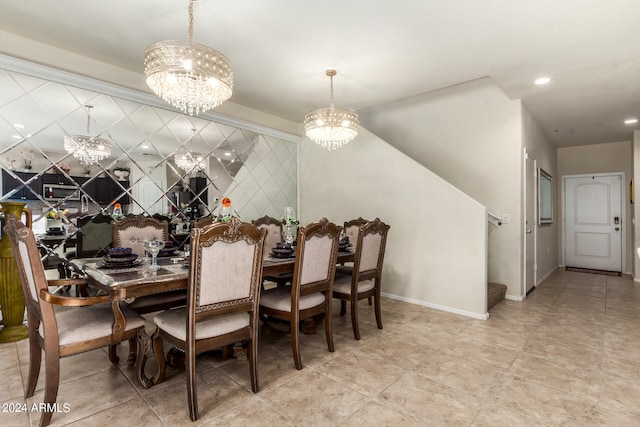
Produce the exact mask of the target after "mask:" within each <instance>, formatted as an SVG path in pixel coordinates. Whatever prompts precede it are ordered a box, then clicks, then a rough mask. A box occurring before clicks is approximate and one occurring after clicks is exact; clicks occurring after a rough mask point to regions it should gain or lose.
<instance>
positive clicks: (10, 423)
mask: <svg viewBox="0 0 640 427" xmlns="http://www.w3.org/2000/svg"><path fill="white" fill-rule="evenodd" d="M0 396H3V397H4V395H3V394H0ZM30 407H31V406H30V405H27V402H26V401H25V400H24V399H23V398H15V399H10V400H5V401H2V402H0V425H1V426H2V427H29V426H30V425H31V421H30V415H31V411H30ZM35 415H37V414H34V416H35ZM33 422H34V423H36V422H37V421H36V420H34V421H33Z"/></svg>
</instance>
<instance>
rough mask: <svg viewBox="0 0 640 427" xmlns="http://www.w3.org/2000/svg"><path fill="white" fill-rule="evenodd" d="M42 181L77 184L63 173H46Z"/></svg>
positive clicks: (46, 182) (57, 183) (44, 182)
mask: <svg viewBox="0 0 640 427" xmlns="http://www.w3.org/2000/svg"><path fill="white" fill-rule="evenodd" d="M74 179H75V178H74ZM42 183H43V184H56V185H75V184H74V183H73V182H72V181H71V180H70V179H69V178H67V177H66V176H64V175H63V174H61V173H45V174H44V175H42Z"/></svg>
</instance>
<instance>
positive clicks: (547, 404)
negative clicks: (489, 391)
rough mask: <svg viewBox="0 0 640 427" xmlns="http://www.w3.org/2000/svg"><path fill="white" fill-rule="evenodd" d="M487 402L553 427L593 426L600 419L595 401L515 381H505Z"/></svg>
mask: <svg viewBox="0 0 640 427" xmlns="http://www.w3.org/2000/svg"><path fill="white" fill-rule="evenodd" d="M490 400H492V401H493V404H494V405H496V406H501V407H503V408H506V409H508V410H510V411H513V412H516V413H518V414H520V415H523V416H525V417H528V418H533V419H536V420H538V421H541V422H543V423H546V424H550V425H554V426H555V425H575V426H595V425H597V424H598V419H599V416H600V413H599V411H598V409H597V403H596V401H591V400H586V399H581V398H579V397H577V396H574V395H572V394H569V393H565V392H563V391H560V390H557V389H555V388H552V387H548V386H545V385H542V384H538V383H535V382H533V381H530V380H526V379H522V378H519V377H506V378H505V381H504V383H503V384H502V386H501V387H500V388H498V389H497V390H496V392H495V394H493V395H492V396H491V399H490Z"/></svg>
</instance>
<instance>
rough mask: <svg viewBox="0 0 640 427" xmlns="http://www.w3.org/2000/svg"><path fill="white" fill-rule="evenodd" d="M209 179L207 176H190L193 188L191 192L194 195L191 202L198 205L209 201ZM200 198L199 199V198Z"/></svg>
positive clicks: (190, 183)
mask: <svg viewBox="0 0 640 427" xmlns="http://www.w3.org/2000/svg"><path fill="white" fill-rule="evenodd" d="M207 186H208V180H207V178H200V177H196V178H189V187H190V188H191V192H192V193H193V196H192V197H191V204H192V205H194V206H198V205H201V204H203V205H206V204H207V203H208V200H207V193H208V192H209V190H207ZM198 199H199V200H198Z"/></svg>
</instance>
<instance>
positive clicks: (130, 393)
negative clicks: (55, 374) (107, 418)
mask: <svg viewBox="0 0 640 427" xmlns="http://www.w3.org/2000/svg"><path fill="white" fill-rule="evenodd" d="M137 397H138V394H137V393H136V392H135V390H134V389H133V388H132V387H131V384H130V383H129V381H127V379H126V378H125V377H124V375H122V373H121V372H120V371H119V369H118V368H116V367H111V368H110V369H108V370H106V371H102V372H99V373H96V374H93V375H89V376H86V377H81V378H78V379H75V380H72V381H69V382H65V383H64V384H61V385H60V388H59V390H58V398H57V404H58V407H59V408H63V409H64V408H65V406H64V405H68V409H69V410H68V412H64V411H62V412H57V413H55V414H54V415H53V420H52V422H55V424H56V425H65V424H68V423H71V422H73V421H77V420H80V419H82V418H86V417H88V416H90V415H93V414H97V413H98V412H102V411H104V410H106V409H109V408H112V407H114V406H117V405H119V404H121V403H124V402H128V401H129V400H132V399H134V398H137ZM43 398H44V390H41V391H39V392H37V393H35V394H34V396H33V397H32V398H29V399H27V403H28V404H33V403H41V402H42V401H43ZM32 418H35V419H36V421H37V420H39V418H40V417H39V414H36V415H35V416H34V415H33V414H32Z"/></svg>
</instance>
